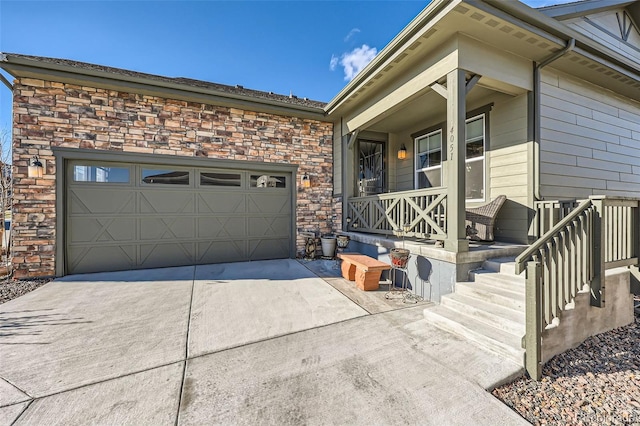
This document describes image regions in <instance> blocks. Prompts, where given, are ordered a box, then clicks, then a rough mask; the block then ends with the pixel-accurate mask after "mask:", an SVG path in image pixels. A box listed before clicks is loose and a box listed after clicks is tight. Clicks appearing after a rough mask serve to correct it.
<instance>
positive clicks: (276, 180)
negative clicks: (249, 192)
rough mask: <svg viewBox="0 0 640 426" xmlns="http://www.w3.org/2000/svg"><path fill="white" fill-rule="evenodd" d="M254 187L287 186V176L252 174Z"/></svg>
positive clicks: (252, 185)
mask: <svg viewBox="0 0 640 426" xmlns="http://www.w3.org/2000/svg"><path fill="white" fill-rule="evenodd" d="M251 187H252V188H286V187H287V178H286V177H285V176H272V175H251Z"/></svg>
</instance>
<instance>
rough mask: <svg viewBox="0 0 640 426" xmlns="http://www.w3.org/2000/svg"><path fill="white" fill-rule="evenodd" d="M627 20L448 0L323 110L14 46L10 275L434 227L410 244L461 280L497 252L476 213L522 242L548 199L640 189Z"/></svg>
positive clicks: (192, 259) (188, 259)
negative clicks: (481, 251)
mask: <svg viewBox="0 0 640 426" xmlns="http://www.w3.org/2000/svg"><path fill="white" fill-rule="evenodd" d="M636 22H640V4H639V3H638V2H633V1H617V0H614V1H600V0H587V1H584V2H580V3H577V4H573V3H572V4H568V5H561V6H554V7H549V8H543V9H540V10H535V9H532V8H530V7H528V6H526V5H524V4H522V3H519V2H515V1H514V2H505V1H500V0H484V1H480V0H435V1H433V2H431V3H430V4H429V5H428V6H427V7H426V8H425V9H424V10H423V11H422V12H421V13H420V14H419V15H418V16H417V17H416V18H415V19H414V20H413V21H412V22H411V23H410V24H409V25H408V26H407V27H406V28H405V29H404V30H403V31H402V32H400V33H399V34H398V35H397V36H396V37H395V38H394V39H393V40H392V41H391V43H390V44H389V45H388V46H387V47H386V48H384V49H383V50H382V51H381V52H380V53H379V54H378V55H377V56H376V58H374V60H373V61H372V62H371V63H370V64H369V65H368V66H367V67H366V68H365V69H364V70H363V71H362V72H360V73H359V74H358V75H357V76H356V77H355V78H354V79H353V81H351V82H350V83H349V84H348V85H347V86H346V87H345V88H344V89H343V90H342V91H341V92H340V93H338V94H337V95H336V96H335V97H334V98H333V99H332V100H331V101H330V102H329V103H328V104H326V105H325V104H323V103H320V102H313V101H309V100H306V99H297V98H292V97H287V96H279V95H274V94H271V93H263V92H256V91H251V90H247V89H244V88H242V87H239V86H237V87H228V86H222V85H217V84H213V83H206V82H201V81H194V80H188V79H183V78H177V79H175V78H173V79H172V78H166V77H160V76H155V75H148V74H141V73H135V72H131V71H126V70H120V69H113V68H109V67H103V66H96V65H92V64H83V63H77V62H73V61H67V60H60V59H50V58H41V57H31V56H25V55H14V54H5V55H4V56H3V57H2V61H0V66H1V67H2V68H3V69H4V70H5V71H6V72H8V73H9V74H11V75H12V76H13V77H14V78H15V81H14V82H13V84H11V88H12V90H13V93H14V126H13V134H14V154H13V163H14V169H15V170H14V210H13V212H14V213H13V214H14V216H13V217H14V225H13V256H14V257H13V264H14V269H15V276H17V277H21V276H28V275H64V274H68V273H80V272H92V271H96V270H108V269H129V268H143V267H153V266H160V265H163V266H166V265H168V264H173V265H177V264H193V263H211V262H221V261H233V260H250V259H264V258H273V257H293V256H295V255H297V254H299V253H300V252H301V251H302V250H303V245H304V238H303V237H302V234H301V233H302V232H305V231H317V230H319V231H320V232H327V231H329V230H330V228H334V229H337V228H342V229H343V230H344V231H346V232H350V235H351V236H352V240H353V241H354V244H353V247H352V248H354V249H358V250H362V251H364V252H367V253H371V254H372V255H376V256H381V255H384V252H385V250H388V248H389V247H391V246H393V245H397V244H398V243H397V242H391V243H390V242H389V241H386V240H385V239H386V238H387V237H388V236H389V235H394V236H398V235H399V231H400V230H401V229H403V230H404V231H406V234H407V235H409V236H413V237H416V238H418V239H424V240H441V241H442V242H443V245H444V248H443V249H439V248H438V249H436V248H434V247H426V248H425V247H422V248H417V249H416V250H417V252H414V253H415V254H417V255H421V256H424V257H426V258H428V259H430V261H432V263H434V265H436V266H437V268H440V270H442V271H445V270H446V271H447V272H446V273H445V272H442V274H441V278H440V281H441V282H443V283H446V285H445V288H443V289H441V292H442V293H446V292H450V291H451V290H452V286H453V284H454V283H455V282H456V281H457V280H461V279H462V280H464V276H465V275H466V272H468V270H469V269H472V268H474V267H476V266H477V265H478V264H479V262H481V261H482V260H483V259H484V258H483V257H482V256H480V255H478V254H477V253H473V250H471V251H470V250H469V241H468V240H467V238H466V229H465V208H467V207H473V206H477V205H481V204H484V203H486V202H488V201H490V200H492V199H494V198H495V197H497V196H498V195H506V196H507V198H508V200H507V202H506V204H505V205H504V207H503V208H502V210H501V211H500V213H499V216H498V220H497V226H496V230H495V236H496V240H498V241H502V242H510V243H514V244H521V245H523V246H524V245H526V244H528V243H530V242H531V241H533V240H534V239H535V237H537V235H534V233H532V230H531V229H532V222H533V220H534V217H535V215H536V209H537V204H536V203H537V202H539V200H545V199H547V200H548V199H576V198H584V197H588V196H589V195H624V196H640V124H639V123H640V33H639V32H638V27H637V25H636ZM401 150H402V151H403V152H404V153H405V154H406V155H405V158H403V159H399V158H398V155H397V153H398V152H399V151H401ZM34 156H37V157H38V159H39V160H40V161H41V162H42V164H43V166H44V175H43V176H42V177H41V178H35V179H34V178H30V177H29V176H28V172H27V166H28V165H29V163H30V162H31V161H32V159H33V157H34ZM305 175H306V176H308V177H310V179H311V186H310V188H305V187H304V186H303V185H301V179H302V177H303V176H305ZM261 178H262V182H271V183H272V184H270V185H259V182H260V179H261ZM343 207H344V208H343ZM343 210H344V212H343ZM334 219H335V220H334ZM515 247H516V249H515V250H516V251H515V252H514V253H516V254H517V251H518V250H520V251H521V250H522V246H520V247H518V246H515ZM503 254H504V253H503ZM479 256H480V257H479ZM168 260H169V263H167V261H168ZM461 265H462V266H461ZM436 266H434V267H436ZM437 268H436V269H437ZM447 286H448V287H447Z"/></svg>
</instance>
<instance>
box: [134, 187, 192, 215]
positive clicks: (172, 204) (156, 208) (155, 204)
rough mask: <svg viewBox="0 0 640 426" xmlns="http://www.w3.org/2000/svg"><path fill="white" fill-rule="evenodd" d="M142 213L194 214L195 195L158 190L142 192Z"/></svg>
mask: <svg viewBox="0 0 640 426" xmlns="http://www.w3.org/2000/svg"><path fill="white" fill-rule="evenodd" d="M139 196H140V213H143V214H144V213H168V214H172V213H173V214H175V213H194V212H195V209H194V200H193V193H192V192H189V190H188V189H185V190H183V191H162V190H158V189H157V188H153V190H147V191H145V192H140V195H139Z"/></svg>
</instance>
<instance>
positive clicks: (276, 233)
mask: <svg viewBox="0 0 640 426" xmlns="http://www.w3.org/2000/svg"><path fill="white" fill-rule="evenodd" d="M248 223H249V236H250V237H288V236H289V233H290V232H291V230H290V226H291V219H290V218H289V217H286V216H282V217H273V216H266V217H250V218H248Z"/></svg>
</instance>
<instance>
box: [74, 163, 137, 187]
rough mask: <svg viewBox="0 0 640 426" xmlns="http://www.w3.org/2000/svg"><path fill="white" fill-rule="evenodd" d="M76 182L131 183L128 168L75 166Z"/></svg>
mask: <svg viewBox="0 0 640 426" xmlns="http://www.w3.org/2000/svg"><path fill="white" fill-rule="evenodd" d="M73 180H74V182H99V183H129V168H128V167H103V166H86V165H76V166H73Z"/></svg>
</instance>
